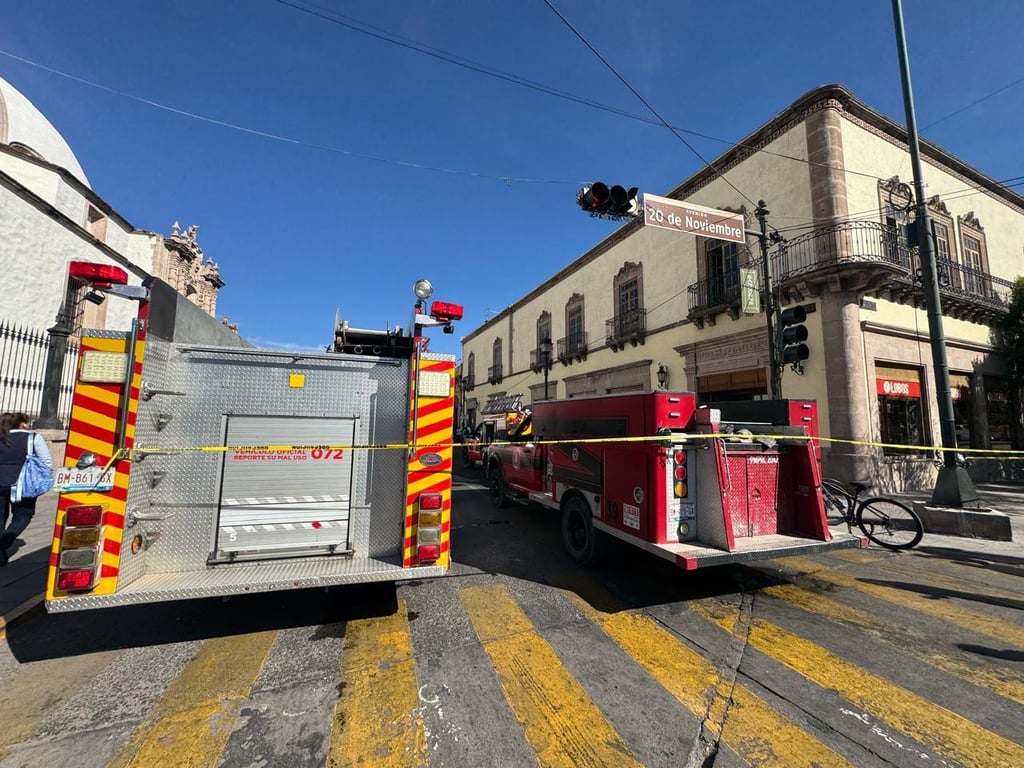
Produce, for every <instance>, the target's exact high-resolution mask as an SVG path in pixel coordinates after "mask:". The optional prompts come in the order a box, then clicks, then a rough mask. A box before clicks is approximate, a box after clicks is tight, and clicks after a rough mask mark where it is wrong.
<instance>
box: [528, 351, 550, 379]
mask: <svg viewBox="0 0 1024 768" xmlns="http://www.w3.org/2000/svg"><path fill="white" fill-rule="evenodd" d="M554 359H555V358H554V352H553V350H552V349H551V348H550V347H549V348H548V350H547V354H546V355H545V353H544V350H543V349H542V348H541V347H537V348H536V349H531V350H530V370H531V371H533V372H534V373H540V372H541V371H543V370H544V367H545V363H547V368H548V370H551V363H552V362H554Z"/></svg>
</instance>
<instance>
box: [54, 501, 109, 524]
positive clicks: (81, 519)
mask: <svg viewBox="0 0 1024 768" xmlns="http://www.w3.org/2000/svg"><path fill="white" fill-rule="evenodd" d="M102 519H103V507H102V506H101V505H99V504H89V505H79V506H74V507H68V511H67V513H66V514H65V515H64V525H66V526H70V527H72V528H76V527H78V526H83V525H93V526H95V525H99V524H100V520H102Z"/></svg>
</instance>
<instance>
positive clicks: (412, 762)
mask: <svg viewBox="0 0 1024 768" xmlns="http://www.w3.org/2000/svg"><path fill="white" fill-rule="evenodd" d="M341 679H342V692H341V698H340V699H339V701H338V704H337V705H336V706H335V709H334V719H333V721H332V723H331V743H330V748H329V749H328V753H327V766H328V768H341V767H342V766H375V767H376V766H380V767H381V768H400V766H419V765H426V764H427V762H428V755H427V746H426V744H427V737H426V729H425V727H424V725H423V719H422V714H421V713H420V711H419V709H418V707H419V703H420V702H419V686H418V685H417V684H416V666H415V662H414V659H413V653H412V638H411V637H410V634H409V618H408V610H407V608H406V603H405V601H404V600H399V601H398V610H397V611H396V612H395V613H394V614H393V615H391V616H384V617H381V618H373V619H365V620H360V621H350V622H348V624H346V626H345V650H344V655H343V662H342V677H341Z"/></svg>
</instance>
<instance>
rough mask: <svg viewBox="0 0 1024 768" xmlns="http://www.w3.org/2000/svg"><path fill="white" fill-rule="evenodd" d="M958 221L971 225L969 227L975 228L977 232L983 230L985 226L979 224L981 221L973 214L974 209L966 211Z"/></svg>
mask: <svg viewBox="0 0 1024 768" xmlns="http://www.w3.org/2000/svg"><path fill="white" fill-rule="evenodd" d="M960 221H961V222H962V223H964V224H966V225H967V226H968V227H971V229H976V230H978V231H979V232H984V231H985V228H984V227H983V226H981V222H980V221H978V217H977V216H975V215H974V211H968V212H967V215H966V216H961V217H960Z"/></svg>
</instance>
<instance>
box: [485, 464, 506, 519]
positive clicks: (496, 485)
mask: <svg viewBox="0 0 1024 768" xmlns="http://www.w3.org/2000/svg"><path fill="white" fill-rule="evenodd" d="M487 487H488V489H489V491H490V497H491V506H492V507H494V508H495V509H501V508H502V507H505V506H507V505H508V496H507V495H506V491H505V478H504V477H502V474H501V467H492V468H491V473H490V478H489V479H488V483H487Z"/></svg>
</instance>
